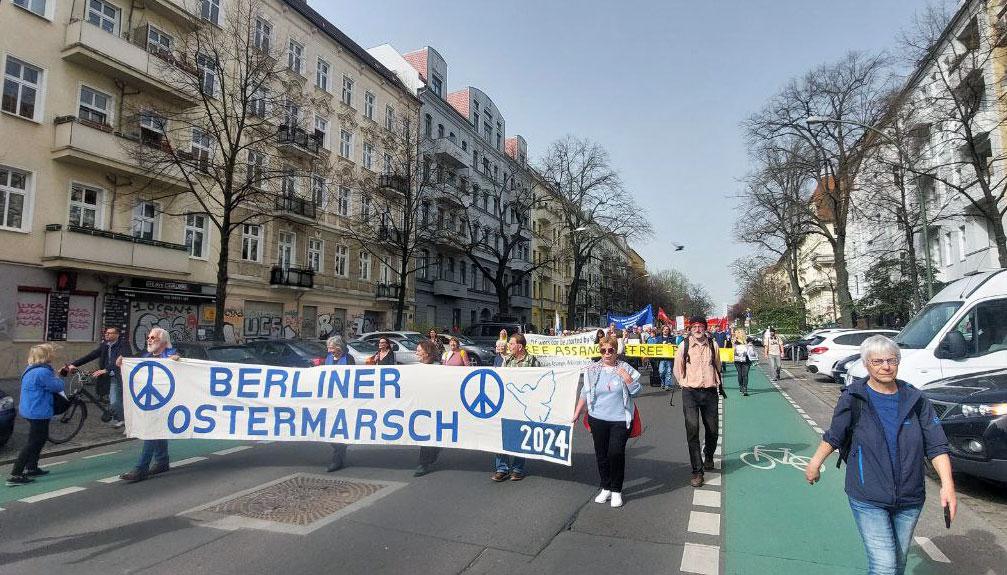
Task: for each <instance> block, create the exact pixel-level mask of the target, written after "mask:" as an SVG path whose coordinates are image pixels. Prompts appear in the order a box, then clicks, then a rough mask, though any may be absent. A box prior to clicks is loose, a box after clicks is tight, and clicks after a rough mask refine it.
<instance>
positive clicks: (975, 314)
mask: <svg viewBox="0 0 1007 575" xmlns="http://www.w3.org/2000/svg"><path fill="white" fill-rule="evenodd" d="M1005 326H1007V299H996V300H990V301H984V302H981V303H979V304H976V306H975V307H974V308H972V309H971V310H970V311H969V312H968V314H966V315H965V316H964V317H962V319H961V321H959V322H958V325H957V326H956V327H955V331H957V332H959V333H960V334H961V335H962V337H963V338H964V339H965V344H966V345H965V349H966V350H967V351H966V354H965V357H979V356H983V355H986V354H988V353H993V352H997V351H1004V350H1007V330H1005Z"/></svg>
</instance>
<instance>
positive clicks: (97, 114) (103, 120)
mask: <svg viewBox="0 0 1007 575" xmlns="http://www.w3.org/2000/svg"><path fill="white" fill-rule="evenodd" d="M111 101H112V98H111V96H109V95H108V94H105V93H102V92H99V91H98V90H95V89H93V88H88V87H87V86H81V87H80V107H79V108H78V109H77V117H78V118H79V119H81V120H83V121H85V122H91V123H94V124H98V125H100V126H108V125H109V123H110V122H109V121H108V117H109V107H110V106H109V103H110V102H111Z"/></svg>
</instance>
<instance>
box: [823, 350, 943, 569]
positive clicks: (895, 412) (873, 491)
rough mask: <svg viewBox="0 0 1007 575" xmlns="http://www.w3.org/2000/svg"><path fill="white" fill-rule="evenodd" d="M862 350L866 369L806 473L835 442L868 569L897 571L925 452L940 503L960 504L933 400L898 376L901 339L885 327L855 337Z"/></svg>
mask: <svg viewBox="0 0 1007 575" xmlns="http://www.w3.org/2000/svg"><path fill="white" fill-rule="evenodd" d="M860 357H861V358H862V361H863V362H864V365H865V366H866V367H867V372H868V377H867V378H866V379H858V380H856V381H854V382H853V383H851V384H850V386H849V387H848V388H847V389H846V393H843V394H842V395H841V396H840V397H839V402H838V403H837V404H836V410H835V412H834V413H833V415H832V423H831V424H830V425H829V429H828V431H826V432H825V434H824V436H823V441H822V443H821V445H819V446H818V451H816V452H815V455H814V457H812V458H811V462H809V463H808V467H807V469H806V470H805V472H804V474H805V477H806V479H807V480H808V482H809V483H811V484H812V485H814V484H815V482H817V481H818V479H819V478H820V477H821V470H820V468H821V466H822V464H823V463H824V461H825V459H826V458H827V457H828V456H829V455H830V454H831V453H832V452H833V451H834V450H837V449H838V450H840V457H841V458H842V459H843V460H845V461H846V463H847V465H846V495H847V496H848V497H849V500H850V509H851V510H852V511H853V520H854V521H855V522H856V524H857V529H858V530H859V531H860V537H861V539H863V542H864V548H865V549H866V551H867V563H868V570H869V572H870V573H872V574H882V573H885V574H888V573H892V574H898V575H901V574H903V573H905V569H906V554H907V553H908V552H909V544H910V542H911V541H912V536H913V530H914V529H915V528H916V522H917V521H918V520H919V517H920V512H921V511H922V509H923V501H924V498H925V496H926V491H925V488H924V482H923V475H924V457H926V458H927V459H929V460H930V461H931V463H933V466H934V469H936V470H937V474H938V475H939V476H940V480H941V490H940V499H941V506H942V507H944V508H946V513H947V514H948V515H949V516H950V517H951V518H952V519H953V518H954V516H955V513H956V511H957V508H958V502H957V497H956V496H955V484H954V479H953V478H952V477H951V459H950V457H948V439H947V437H946V436H945V435H944V430H943V428H942V427H941V425H940V420H939V419H938V417H937V415H936V414H935V413H934V408H933V405H931V404H930V400H928V399H927V398H926V397H924V396H923V394H922V393H920V391H919V390H918V389H916V388H915V387H913V386H911V385H909V384H908V383H906V382H904V381H901V380H899V379H898V378H897V377H896V376H897V375H898V371H899V360H900V359H901V351H900V349H899V346H898V344H896V343H895V342H894V341H892V340H890V339H888V338H887V337H885V336H883V335H875V336H872V337H869V338H867V339H866V340H864V342H863V343H862V344H860ZM837 465H838V464H837Z"/></svg>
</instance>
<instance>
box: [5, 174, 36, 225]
mask: <svg viewBox="0 0 1007 575" xmlns="http://www.w3.org/2000/svg"><path fill="white" fill-rule="evenodd" d="M30 178H31V174H30V173H29V172H23V171H21V170H16V169H14V168H8V167H7V166H0V206H2V208H3V211H0V228H3V229H8V230H24V229H26V223H27V222H26V221H25V217H24V215H25V214H24V212H25V204H26V203H27V202H26V200H27V198H28V190H29V188H28V184H29V179H30Z"/></svg>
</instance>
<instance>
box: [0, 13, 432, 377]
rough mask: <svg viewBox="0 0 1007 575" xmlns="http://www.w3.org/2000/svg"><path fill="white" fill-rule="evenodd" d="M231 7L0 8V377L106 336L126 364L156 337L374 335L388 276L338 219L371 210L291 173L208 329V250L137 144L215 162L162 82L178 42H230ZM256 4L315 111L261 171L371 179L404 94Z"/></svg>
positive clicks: (334, 40) (325, 35)
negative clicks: (30, 350) (170, 119)
mask: <svg viewBox="0 0 1007 575" xmlns="http://www.w3.org/2000/svg"><path fill="white" fill-rule="evenodd" d="M240 1H243V2H246V3H247V2H248V0H240ZM236 5H237V3H236V2H231V3H228V2H224V3H221V2H220V1H219V0H146V1H145V2H143V3H142V5H141V4H136V3H130V2H124V1H121V0H91V1H89V2H82V3H71V2H65V1H62V0H31V1H28V0H11V1H8V2H2V3H0V60H2V61H3V69H4V71H5V89H4V96H3V105H2V110H0V133H2V134H3V136H4V137H3V138H2V140H0V191H2V193H3V208H4V210H5V211H4V214H3V222H2V225H0V236H2V237H3V242H2V244H0V246H2V247H0V293H2V294H4V296H3V298H2V299H3V302H4V303H3V304H0V330H2V332H0V375H2V376H9V375H13V374H16V373H18V371H19V369H20V367H22V363H23V358H24V356H25V351H26V349H27V347H28V346H30V345H32V344H34V343H38V342H41V341H54V342H61V343H62V344H63V345H64V346H65V348H67V349H66V350H65V353H66V355H68V356H69V355H74V354H76V353H78V352H80V351H82V350H84V349H86V348H89V347H91V346H93V345H94V342H95V341H96V340H97V339H98V337H99V335H100V332H101V327H102V326H103V325H118V326H120V327H121V328H122V329H123V330H124V332H125V333H126V334H127V337H128V338H129V341H130V342H131V344H132V346H133V348H134V349H139V348H141V347H142V346H143V339H144V337H145V335H146V333H147V331H148V330H149V329H150V328H151V327H154V326H158V327H164V328H165V329H167V330H168V331H169V332H170V333H171V334H172V336H173V338H175V339H177V340H195V339H250V338H276V337H306V338H321V337H325V336H326V335H329V334H333V333H344V334H346V335H351V334H353V333H359V332H362V331H368V330H370V329H374V328H379V327H386V326H388V322H389V321H390V317H392V316H391V315H390V314H391V313H392V309H393V306H394V299H395V298H394V297H390V295H391V294H390V293H389V292H390V291H394V290H389V289H388V288H387V286H388V285H391V284H393V283H394V278H393V277H391V275H390V274H392V273H393V272H392V271H391V270H389V269H383V268H382V267H381V266H379V265H376V263H375V258H374V257H373V256H372V255H371V254H369V253H368V252H367V251H366V250H362V249H360V247H359V246H356V245H353V244H352V242H350V241H348V240H347V239H346V238H344V237H343V236H342V235H341V233H340V230H341V229H342V228H341V224H340V217H341V216H343V214H342V213H341V212H342V211H343V210H359V209H361V208H362V206H364V205H366V203H367V201H368V200H367V199H366V198H365V197H363V194H361V193H360V192H359V191H358V190H352V189H349V190H342V189H340V190H330V189H329V187H330V186H331V187H335V183H334V182H328V181H326V180H325V179H324V178H310V177H304V178H296V179H295V178H291V179H290V181H285V182H284V183H283V196H282V198H281V197H279V196H278V197H277V201H276V203H275V205H274V206H272V207H274V208H275V215H276V218H270V219H267V220H265V221H263V222H262V223H260V224H251V225H247V226H244V227H242V229H240V231H239V232H236V233H235V234H233V235H232V238H231V242H230V244H229V249H230V254H231V258H230V265H229V270H230V281H229V282H228V287H229V291H228V295H227V301H226V303H225V308H226V310H227V311H226V313H225V322H226V325H225V332H224V333H219V334H218V333H214V332H213V324H214V321H215V319H216V316H215V304H216V299H215V297H216V296H215V289H214V286H215V284H216V277H217V269H216V268H217V265H216V262H217V257H218V255H219V253H220V235H219V233H218V232H217V229H216V228H215V226H213V225H212V221H211V217H210V216H211V214H210V213H207V212H206V209H205V207H200V206H198V205H196V203H195V202H194V201H193V198H192V196H191V194H188V193H186V190H187V189H190V186H189V184H187V183H186V179H187V178H186V177H185V176H186V174H182V173H179V172H177V171H174V172H173V171H171V170H166V171H162V172H158V173H152V172H150V171H149V170H145V169H144V167H143V165H141V164H142V162H141V161H139V160H138V157H139V156H142V152H143V150H144V146H148V147H152V149H155V148H156V149H163V148H164V147H172V146H173V147H176V148H185V149H186V150H187V152H186V153H187V154H189V155H190V156H189V157H193V158H200V157H203V158H205V157H212V154H213V153H214V150H213V149H211V146H210V145H209V144H207V141H208V140H207V138H205V137H201V136H203V135H202V134H198V133H197V132H195V131H194V132H192V133H191V134H186V135H185V136H184V137H181V138H179V136H178V134H177V132H176V131H170V130H168V129H166V126H165V124H166V122H165V121H164V120H163V119H160V120H159V115H158V114H159V113H158V112H157V111H158V110H160V111H164V115H165V116H167V115H168V114H169V112H170V113H180V112H181V111H186V110H189V111H193V113H198V110H199V105H200V102H199V98H198V97H196V95H194V94H193V93H192V92H188V91H186V90H183V89H180V88H179V87H178V86H177V85H175V84H173V83H172V82H170V81H168V80H167V79H166V69H167V68H168V67H173V68H172V70H174V71H176V72H177V68H178V67H179V66H180V64H179V61H178V60H177V57H176V56H174V55H173V50H174V49H175V43H176V42H182V41H183V40H184V39H185V38H186V36H187V34H191V33H192V31H193V30H195V29H198V28H199V27H205V26H216V27H221V29H222V30H223V29H225V28H226V25H227V19H228V17H229V12H228V11H229V10H230V9H231V8H233V7H234V6H236ZM255 6H256V18H255V21H254V22H252V23H251V25H252V26H254V34H255V38H254V42H255V43H256V44H255V45H256V46H260V45H261V43H266V45H271V46H273V47H275V49H276V50H277V52H278V53H280V54H283V57H284V61H287V62H288V67H289V68H290V74H291V77H292V78H293V77H294V76H299V77H300V79H299V80H298V81H296V82H293V84H294V85H297V86H301V87H302V89H303V90H304V91H305V93H306V94H307V95H308V96H310V100H311V101H312V102H313V103H315V104H316V105H315V106H313V108H312V110H311V111H312V112H313V114H310V117H302V118H299V119H298V122H300V127H296V129H297V130H299V131H298V132H296V134H295V132H294V131H293V130H294V129H295V126H294V125H291V124H290V123H289V122H288V123H286V124H282V125H279V126H277V134H276V139H275V146H273V145H270V147H269V149H268V150H266V151H265V152H264V155H265V156H266V158H267V161H276V162H291V163H297V162H302V161H305V158H308V157H310V160H311V161H313V162H316V163H317V164H318V165H320V166H323V167H324V168H320V169H319V173H327V172H328V171H329V170H331V171H333V172H335V171H336V170H337V169H338V171H339V172H340V173H347V171H362V170H367V171H368V172H374V173H375V175H376V173H377V171H378V170H377V168H376V167H375V166H376V165H377V161H376V160H375V159H374V158H375V157H378V158H380V154H381V150H380V149H378V145H377V142H379V141H380V137H379V136H378V135H376V134H375V133H376V132H378V131H380V130H381V129H382V127H383V126H389V125H392V124H394V123H395V122H402V121H410V122H413V123H414V125H415V122H416V121H417V120H416V118H417V114H418V110H419V101H418V100H416V98H415V96H414V94H412V93H411V92H410V91H409V90H407V89H405V88H404V87H403V86H402V85H401V84H400V83H399V81H398V79H397V78H396V77H395V75H394V74H392V73H391V72H390V71H389V70H387V69H386V68H384V67H383V66H382V65H381V64H380V63H378V62H377V61H376V60H374V59H373V58H372V57H371V56H369V55H368V54H367V53H366V51H364V50H363V49H362V48H360V47H359V46H358V45H356V44H355V43H353V41H352V40H350V39H349V38H347V37H346V36H345V35H344V34H342V32H340V31H339V30H338V28H336V27H335V26H333V25H332V24H331V23H329V22H327V21H325V20H324V18H322V17H321V16H320V15H319V14H318V13H317V12H315V11H314V10H313V9H312V8H310V7H309V6H308V5H307V4H306V3H304V2H303V1H301V0H268V1H264V2H262V3H260V4H255ZM199 64H200V63H199V62H198V61H197V63H196V65H197V66H199ZM196 73H199V74H205V73H206V72H205V70H204V68H202V67H200V68H199V69H198V70H197V71H196ZM285 89H289V88H288V87H287V88H285ZM305 116H308V115H307V114H305ZM295 135H296V136H304V137H302V138H295V137H294V136H295ZM272 141H273V140H271V142H272ZM242 161H248V162H249V163H250V164H251V163H252V161H253V160H252V159H251V158H249V159H247V160H246V159H242ZM188 175H189V176H191V175H192V174H188ZM196 177H199V176H198V175H197V176H196ZM189 179H191V178H189ZM295 180H296V181H295ZM383 285H384V286H385V287H384V288H382V286H383Z"/></svg>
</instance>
